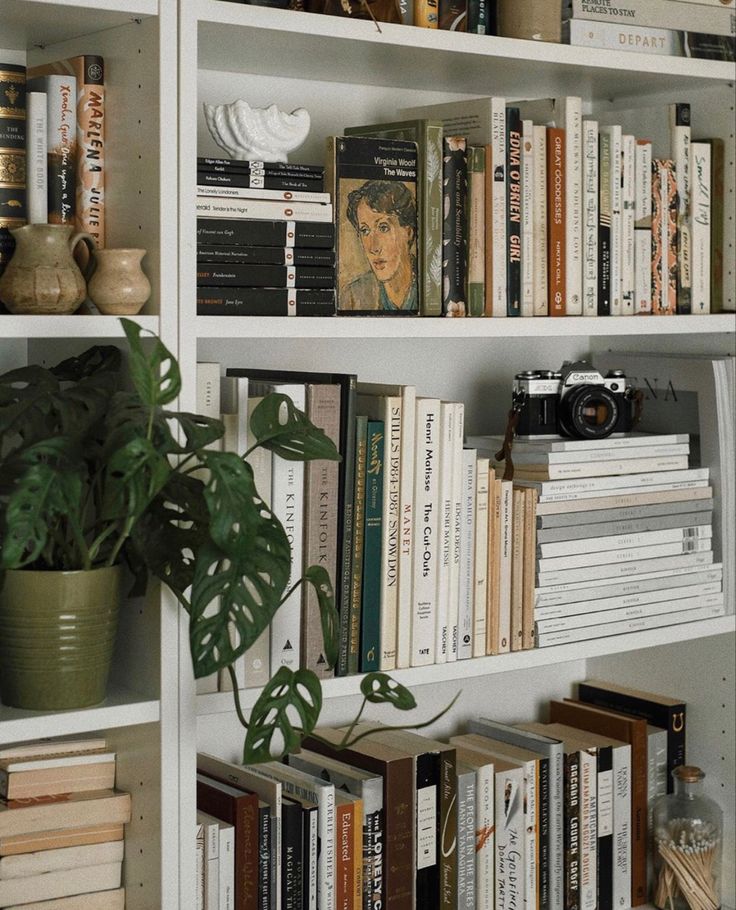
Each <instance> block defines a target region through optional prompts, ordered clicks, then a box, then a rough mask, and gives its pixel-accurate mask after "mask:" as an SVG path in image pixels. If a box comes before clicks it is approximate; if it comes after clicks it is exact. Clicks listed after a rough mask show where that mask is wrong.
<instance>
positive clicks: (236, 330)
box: [197, 313, 736, 339]
mask: <svg viewBox="0 0 736 910" xmlns="http://www.w3.org/2000/svg"><path fill="white" fill-rule="evenodd" d="M735 328H736V315H734V314H733V313H724V314H717V315H716V314H714V315H711V316H671V317H668V318H661V319H659V318H657V317H653V316H652V317H637V316H623V317H620V318H616V319H602V318H596V317H585V316H576V317H571V318H569V319H396V318H394V319H392V318H390V317H383V318H382V317H373V318H371V317H365V318H358V317H353V318H350V317H344V318H339V317H334V318H331V317H314V318H311V319H307V318H302V319H300V318H298V317H296V318H290V317H288V316H283V317H246V316H242V317H241V316H199V317H197V337H198V338H243V339H246V338H437V339H442V338H556V337H564V338H570V337H585V336H588V337H602V338H611V337H627V336H637V337H641V336H646V335H653V336H660V335H711V334H715V335H718V334H723V333H728V332H733V331H734V329H735Z"/></svg>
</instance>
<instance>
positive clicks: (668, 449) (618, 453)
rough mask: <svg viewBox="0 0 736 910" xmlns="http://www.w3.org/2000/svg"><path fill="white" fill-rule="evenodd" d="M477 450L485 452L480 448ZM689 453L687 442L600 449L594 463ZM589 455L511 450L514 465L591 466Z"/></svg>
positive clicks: (527, 449) (578, 452)
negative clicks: (582, 464)
mask: <svg viewBox="0 0 736 910" xmlns="http://www.w3.org/2000/svg"><path fill="white" fill-rule="evenodd" d="M478 448H479V450H481V451H484V452H485V450H484V449H481V447H480V446H479V447H478ZM496 451H498V449H496ZM689 452H690V445H689V444H688V443H687V442H683V443H679V444H672V445H649V444H647V445H646V446H642V447H641V448H639V447H635V446H631V447H630V448H626V449H624V448H617V449H608V448H605V449H604V448H601V449H596V450H595V462H594V463H595V464H598V463H599V462H600V463H606V462H621V461H622V460H626V461H629V460H633V459H640V458H665V457H669V456H672V455H688V454H689ZM489 454H490V453H489ZM590 454H591V452H590V450H589V451H588V455H586V454H585V452H583V451H580V450H578V451H572V452H547V451H544V450H540V448H539V447H537V448H536V449H533V448H532V447H531V446H529V447H527V448H526V449H522V448H520V449H517V447H516V445H514V450H513V458H514V465H569V464H580V463H582V462H585V461H586V460H587V463H588V465H589V466H592V462H591V461H590V458H589V457H588V456H590ZM613 473H616V472H613Z"/></svg>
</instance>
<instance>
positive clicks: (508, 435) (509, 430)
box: [496, 396, 523, 480]
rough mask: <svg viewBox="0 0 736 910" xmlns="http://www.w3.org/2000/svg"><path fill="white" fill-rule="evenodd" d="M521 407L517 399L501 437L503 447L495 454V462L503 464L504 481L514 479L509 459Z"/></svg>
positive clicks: (511, 462) (512, 462)
mask: <svg viewBox="0 0 736 910" xmlns="http://www.w3.org/2000/svg"><path fill="white" fill-rule="evenodd" d="M522 407H523V400H522V397H521V396H520V397H519V400H518V401H517V402H515V403H514V406H513V407H512V408H511V410H510V411H509V416H508V418H507V420H506V432H505V433H504V437H503V445H502V447H501V451H500V452H496V461H503V462H505V467H504V470H503V479H504V480H513V479H514V461H513V459H512V457H511V449H512V448H513V445H514V436H515V435H516V428H517V426H518V425H519V414H520V413H521V409H522Z"/></svg>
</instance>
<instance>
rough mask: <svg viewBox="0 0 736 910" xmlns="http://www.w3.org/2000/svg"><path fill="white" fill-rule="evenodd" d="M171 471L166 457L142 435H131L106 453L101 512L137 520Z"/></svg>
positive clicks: (112, 517) (109, 517)
mask: <svg viewBox="0 0 736 910" xmlns="http://www.w3.org/2000/svg"><path fill="white" fill-rule="evenodd" d="M170 474H171V465H170V464H169V461H168V459H167V458H166V457H165V456H164V455H162V454H161V453H160V452H158V451H157V450H156V449H155V448H154V446H153V445H152V443H150V442H149V441H148V440H147V439H146V438H145V437H143V436H139V437H137V438H135V439H131V440H130V442H128V443H126V445H124V446H123V447H122V448H121V449H118V451H117V452H113V453H111V454H110V455H109V456H108V464H107V471H106V477H105V479H106V483H105V498H104V500H103V502H102V508H101V515H102V517H103V518H104V519H106V520H108V521H111V520H115V519H116V518H117V517H120V518H121V519H122V518H125V519H127V520H129V521H135V520H137V519H138V518H139V517H140V516H141V515H142V514H143V512H144V511H145V509H146V508H147V507H148V505H149V504H150V502H151V500H152V499H153V498H154V496H156V494H157V493H158V492H159V491H160V490H161V489H163V486H164V484H165V483H166V481H167V480H168V478H169V475H170Z"/></svg>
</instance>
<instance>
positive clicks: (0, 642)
mask: <svg viewBox="0 0 736 910" xmlns="http://www.w3.org/2000/svg"><path fill="white" fill-rule="evenodd" d="M119 605H120V568H119V566H113V567H112V568H104V569H93V570H92V571H90V572H34V571H27V570H25V569H16V570H12V571H9V572H6V573H5V582H4V584H3V586H2V588H0V698H1V699H2V702H3V704H5V705H9V706H10V707H13V708H27V709H29V710H33V711H56V710H61V709H69V708H87V707H89V706H90V705H96V704H99V703H100V702H101V701H103V700H104V698H105V692H106V688H107V677H108V675H109V672H110V662H111V660H112V652H113V647H114V645H115V632H116V630H117V624H118V610H119Z"/></svg>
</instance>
